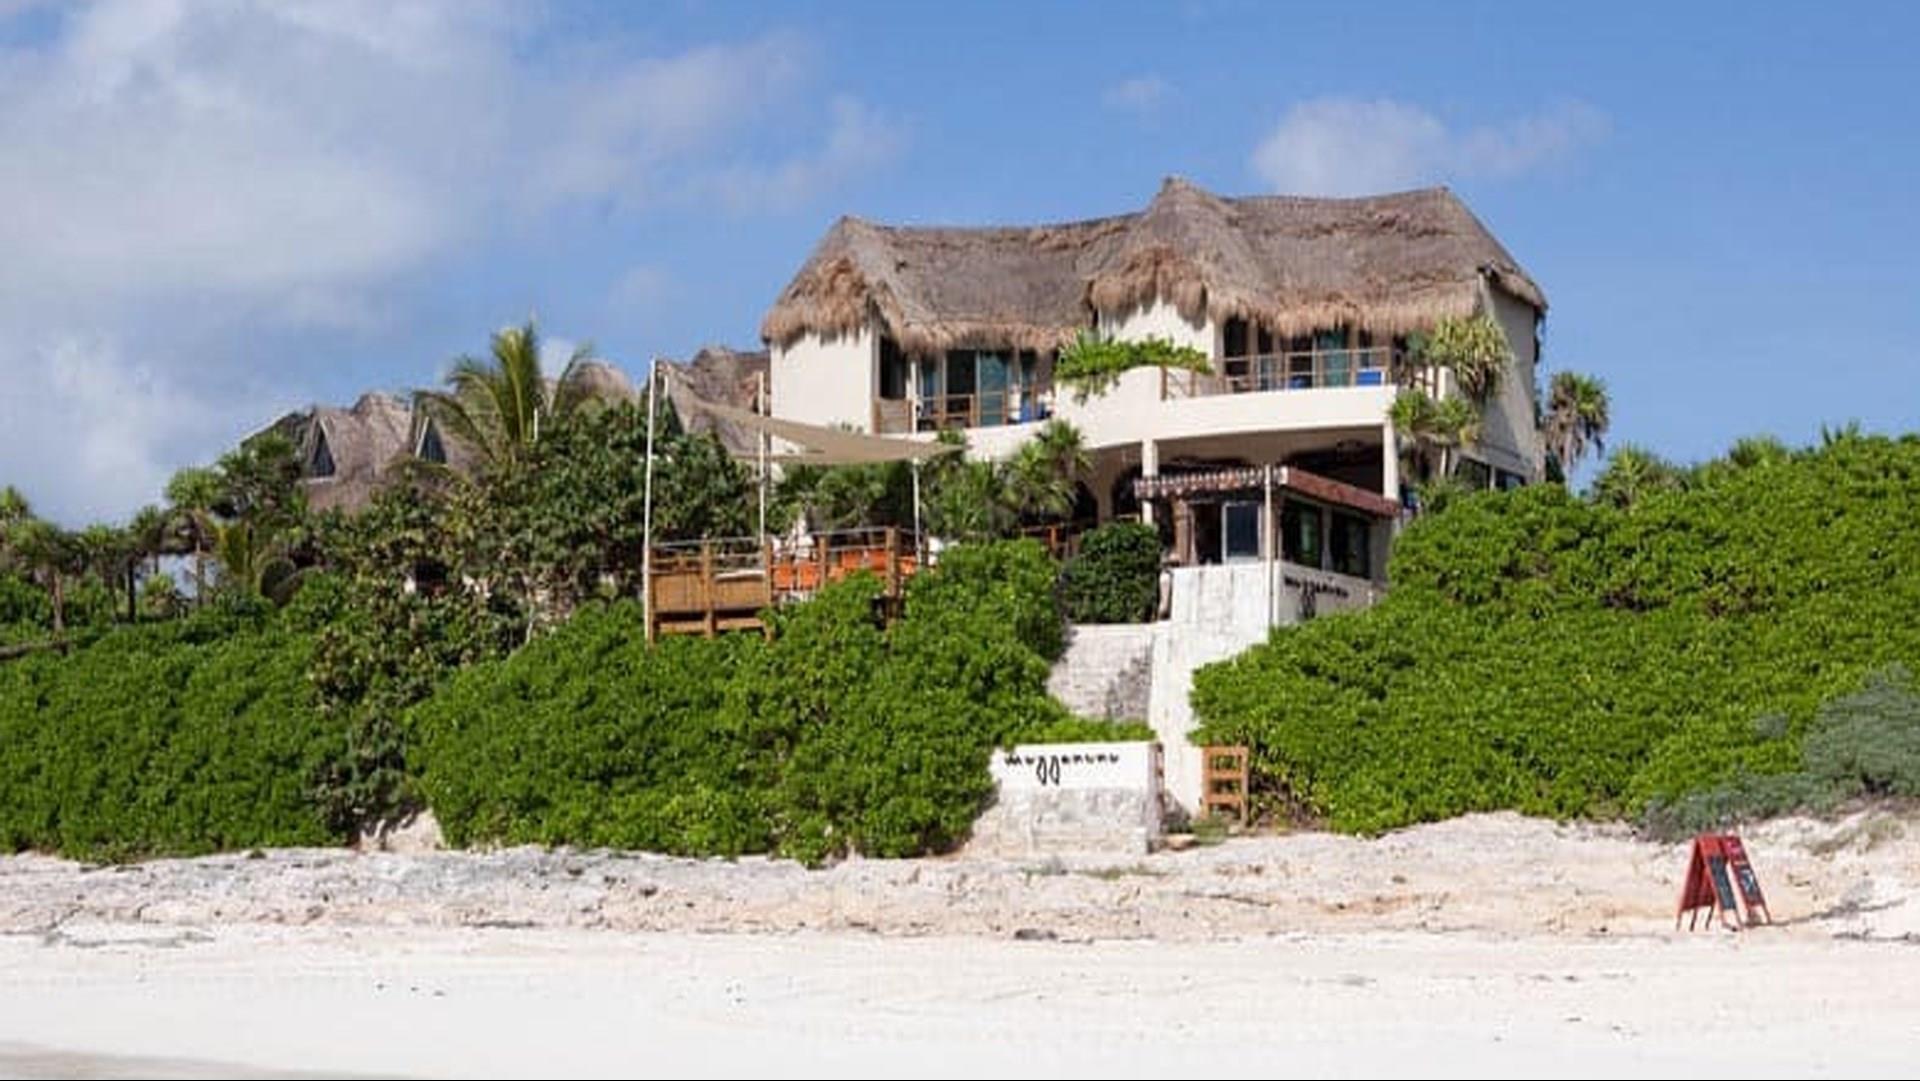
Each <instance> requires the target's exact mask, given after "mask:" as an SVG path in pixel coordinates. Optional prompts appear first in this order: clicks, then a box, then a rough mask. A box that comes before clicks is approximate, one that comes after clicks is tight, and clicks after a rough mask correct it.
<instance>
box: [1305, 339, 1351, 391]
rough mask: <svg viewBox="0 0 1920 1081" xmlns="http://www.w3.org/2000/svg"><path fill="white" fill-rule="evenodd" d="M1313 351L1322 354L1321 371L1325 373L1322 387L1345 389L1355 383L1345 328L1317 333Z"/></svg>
mask: <svg viewBox="0 0 1920 1081" xmlns="http://www.w3.org/2000/svg"><path fill="white" fill-rule="evenodd" d="M1313 349H1314V352H1316V353H1319V354H1320V370H1321V371H1322V372H1323V373H1325V377H1324V378H1323V379H1322V380H1321V383H1320V385H1321V386H1323V387H1344V386H1346V385H1348V384H1349V383H1351V382H1352V381H1353V377H1352V374H1351V371H1350V369H1351V367H1352V357H1351V354H1349V353H1348V352H1347V332H1346V330H1345V328H1342V329H1340V330H1321V331H1316V332H1315V333H1314V335H1313Z"/></svg>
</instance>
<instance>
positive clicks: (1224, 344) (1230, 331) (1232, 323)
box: [1220, 319, 1247, 357]
mask: <svg viewBox="0 0 1920 1081" xmlns="http://www.w3.org/2000/svg"><path fill="white" fill-rule="evenodd" d="M1220 355H1221V356H1223V357H1244V356H1246V355H1247V321H1246V320H1245V319H1229V320H1227V323H1226V325H1225V326H1224V327H1222V328H1221V330H1220Z"/></svg>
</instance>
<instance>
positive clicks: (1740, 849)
mask: <svg viewBox="0 0 1920 1081" xmlns="http://www.w3.org/2000/svg"><path fill="white" fill-rule="evenodd" d="M1736 884H1738V892H1736V891H1735V886H1736ZM1703 911H1704V912H1706V913H1707V926H1708V927H1712V926H1713V922H1714V919H1715V918H1716V917H1717V918H1718V919H1719V920H1720V923H1721V924H1722V925H1723V926H1726V927H1730V928H1733V929H1734V930H1738V929H1740V928H1741V927H1743V926H1744V927H1752V926H1754V925H1755V924H1759V923H1772V922H1773V915H1772V913H1770V912H1768V911H1767V899H1766V896H1765V895H1764V894H1763V893H1761V892H1760V876H1759V875H1757V874H1755V873H1754V870H1753V864H1752V863H1751V862H1750V861H1749V860H1748V859H1747V849H1746V846H1745V845H1743V844H1741V843H1740V838H1738V837H1736V836H1734V835H1733V834H1731V833H1725V834H1717V833H1703V834H1701V835H1700V836H1698V837H1695V838H1694V839H1693V853H1692V855H1691V857H1690V858H1689V859H1688V862H1687V878H1686V882H1685V884H1683V885H1682V886H1681V887H1680V907H1679V909H1678V910H1677V911H1676V912H1675V913H1674V917H1673V926H1674V927H1675V928H1676V929H1678V928H1679V926H1680V918H1681V917H1682V916H1686V917H1687V927H1688V929H1689V930H1691V929H1692V928H1693V927H1694V926H1695V925H1696V924H1697V923H1698V921H1699V918H1700V913H1701V912H1703Z"/></svg>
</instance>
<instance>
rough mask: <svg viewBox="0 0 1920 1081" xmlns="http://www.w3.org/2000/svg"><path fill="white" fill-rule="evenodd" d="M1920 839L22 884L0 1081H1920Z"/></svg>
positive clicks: (1900, 829) (299, 862)
mask: <svg viewBox="0 0 1920 1081" xmlns="http://www.w3.org/2000/svg"><path fill="white" fill-rule="evenodd" d="M1916 838H1920V829H1914V828H1913V824H1912V822H1911V820H1910V819H1905V818H1901V817H1898V816H1891V815H1887V814H1875V815H1865V816H1856V817H1854V818H1852V819H1848V820H1843V821H1841V822H1837V823H1809V822H1792V821H1790V822H1783V823H1776V824H1773V825H1769V826H1767V827H1764V828H1762V829H1759V830H1756V831H1753V832H1751V833H1749V834H1748V843H1749V847H1750V848H1751V849H1752V850H1753V852H1754V857H1755V860H1756V862H1757V864H1758V869H1759V872H1760V874H1761V877H1762V881H1763V883H1764V884H1765V885H1766V886H1767V887H1768V889H1769V891H1770V893H1771V895H1772V896H1771V900H1772V901H1773V904H1774V909H1775V915H1776V917H1778V918H1779V919H1780V921H1781V924H1780V925H1779V926H1776V927H1773V928H1767V929H1761V930H1757V931H1752V932H1747V933H1742V934H1731V933H1727V932H1720V931H1716V932H1712V933H1696V934H1691V935H1689V934H1686V933H1684V932H1682V933H1675V932H1674V931H1673V930H1672V904H1673V899H1674V896H1675V893H1676V892H1677V889H1678V882H1679V875H1680V873H1681V870H1682V869H1683V867H1682V860H1681V856H1682V855H1683V853H1682V850H1681V849H1679V848H1677V847H1675V846H1665V845H1653V844H1648V843H1644V842H1640V841H1635V840H1633V839H1631V838H1630V837H1628V836H1626V835H1625V834H1624V833H1620V832H1617V831H1612V830H1603V829H1595V828H1591V827H1577V826H1572V827H1570V826H1555V825H1553V824H1550V823H1541V822H1534V821H1528V820H1524V819H1519V818H1516V817H1513V816H1507V815H1500V816H1483V817H1476V818H1469V819H1462V820H1459V821H1456V822H1451V823H1442V824H1439V825H1435V826H1428V827H1422V828H1420V829H1416V830H1410V831H1407V832H1405V833H1401V834H1396V835H1393V836H1391V837H1388V838H1383V839H1380V840H1374V841H1359V840H1352V839H1345V838H1333V837H1327V836H1323V835H1311V834H1303V835H1296V836H1289V837H1262V838H1249V839H1242V840H1236V841H1233V842H1230V843H1228V844H1225V845H1221V846H1218V847H1215V848H1208V849H1203V850H1197V851H1189V852H1182V853H1161V854H1156V855H1154V856H1151V857H1148V858H1146V859H1143V860H1139V861H1129V862H1126V863H1120V864H1111V863H1109V864H1107V865H1100V864H1098V863H1097V862H1090V863H1085V864H1074V863H1069V862H1062V863H1048V864H1044V865H1038V866H1035V865H1024V866H1023V865H1020V864H1017V863H1009V862H997V861H984V860H975V859H970V858H967V857H964V856H962V857H955V858H949V859H943V860H920V861H903V862H881V861H854V862H850V863H848V864H844V865H841V866H840V867H836V868H833V869H831V870H827V871H822V872H807V871H804V870H801V869H799V868H794V867H791V866H790V865H786V864H782V863H777V862H769V861H741V862H740V863H737V864H727V863H703V862H697V861H683V860H666V859H660V858H654V857H635V856H613V855H607V854H596V853H568V852H558V853H544V852H534V851H531V850H514V851H508V852H500V853H492V854H455V853H431V854H419V855H399V854H354V853H335V852H276V853H267V854H263V856H262V857H261V858H257V859H247V858H245V857H244V856H236V857H217V858H212V859H206V860H188V861H160V862H156V863H151V864H144V865H138V866H135V867H130V868H109V869H85V868H82V867H81V866H79V865H77V864H72V863H68V862H66V861H59V860H52V859H46V858H39V857H20V858H14V859H10V860H4V861H0V932H4V933H0V1075H4V1076H65V1077H98V1076H219V1075H222V1074H223V1073H224V1074H225V1075H228V1076H262V1075H268V1074H271V1075H277V1076H314V1075H336V1076H337V1075H339V1074H343V1073H344V1074H357V1075H402V1076H451V1075H476V1076H553V1075H562V1076H565V1075H580V1076H633V1075H641V1076H646V1075H653V1074H673V1075H680V1074H686V1075H693V1076H737V1075H741V1074H747V1075H766V1074H780V1075H799V1076H816V1075H819V1076H824V1075H851V1076H899V1075H907V1076H960V1075H974V1074H981V1073H996V1074H1000V1073H1005V1074H1011V1073H1018V1074H1022V1075H1030V1074H1038V1073H1046V1074H1056V1075H1064V1076H1091V1075H1102V1076H1148V1075H1154V1076H1169V1075H1180V1074H1198V1075H1201V1076H1205V1075H1207V1074H1221V1075H1226V1074H1228V1073H1230V1072H1231V1073H1235V1074H1247V1073H1255V1072H1257V1073H1259V1074H1268V1073H1289V1074H1306V1075H1364V1074H1378V1073H1389V1072H1391V1073H1414V1074H1423V1075H1426V1074H1431V1075H1439V1076H1468V1075H1472V1076H1520V1075H1529V1076H1531V1075H1536V1074H1540V1073H1548V1072H1550V1073H1553V1074H1561V1075H1572V1076H1603V1075H1604V1076H1615V1075H1619V1074H1621V1073H1623V1072H1626V1071H1633V1072H1636V1073H1648V1074H1651V1073H1659V1074H1669V1073H1680V1072H1683V1071H1685V1072H1712V1073H1715V1074H1720V1075H1726V1076H1735V1075H1738V1076H1773V1075H1785V1074H1791V1075H1811V1076H1861V1075H1869V1076H1894V1075H1901V1076H1905V1075H1908V1074H1910V1073H1911V1070H1912V1064H1913V1063H1914V1062H1915V1061H1920V1025H1915V1024H1914V1023H1913V1019H1914V1018H1915V1017H1920V890H1916V889H1914V884H1915V883H1920V859H1916V855H1920V845H1917V844H1916Z"/></svg>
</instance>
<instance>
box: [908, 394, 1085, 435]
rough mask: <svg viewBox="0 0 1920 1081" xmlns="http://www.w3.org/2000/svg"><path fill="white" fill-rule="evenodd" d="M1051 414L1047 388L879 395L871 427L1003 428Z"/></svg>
mask: <svg viewBox="0 0 1920 1081" xmlns="http://www.w3.org/2000/svg"><path fill="white" fill-rule="evenodd" d="M1051 416H1053V393H1052V392H1051V391H1050V390H1039V391H1028V392H1026V393H1020V394H1017V393H1015V392H1013V391H1005V390H999V391H990V392H988V393H985V394H942V395H939V396H937V397H933V398H923V399H919V400H906V399H889V398H881V399H878V400H876V401H875V402H874V403H873V429H874V431H875V432H877V433H879V434H881V435H902V434H905V433H907V432H938V431H944V430H945V429H948V428H1002V427H1005V426H1007V425H1009V424H1028V423H1031V422H1033V421H1040V420H1046V419H1047V418H1048V417H1051Z"/></svg>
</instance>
